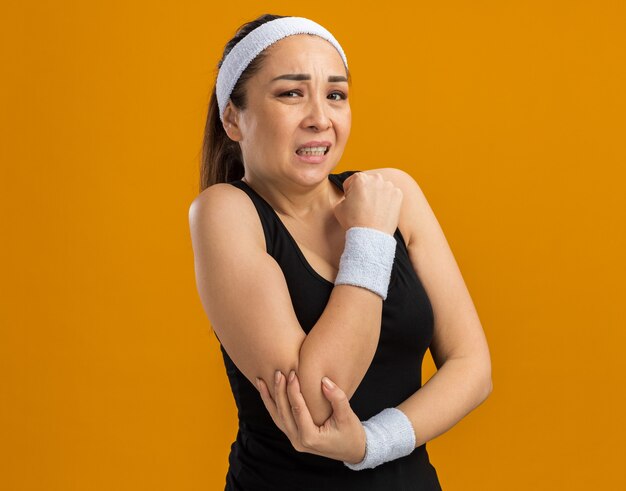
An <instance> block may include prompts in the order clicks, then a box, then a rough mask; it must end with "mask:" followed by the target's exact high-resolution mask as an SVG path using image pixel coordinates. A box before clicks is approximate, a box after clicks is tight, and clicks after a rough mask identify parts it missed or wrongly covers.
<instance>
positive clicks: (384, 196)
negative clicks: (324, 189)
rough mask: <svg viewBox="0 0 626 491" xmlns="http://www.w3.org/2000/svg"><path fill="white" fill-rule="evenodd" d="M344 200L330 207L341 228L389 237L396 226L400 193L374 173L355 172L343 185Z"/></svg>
mask: <svg viewBox="0 0 626 491" xmlns="http://www.w3.org/2000/svg"><path fill="white" fill-rule="evenodd" d="M343 189H344V197H343V199H341V200H340V201H339V203H337V205H336V206H335V208H334V212H335V216H336V217H337V220H338V221H339V223H340V224H341V226H342V227H343V228H344V230H348V229H349V228H350V227H369V228H375V229H378V230H381V231H383V232H386V233H388V234H390V235H393V234H394V232H395V231H396V228H397V227H398V221H399V218H400V209H401V206H402V198H403V195H402V191H401V190H400V188H398V187H396V186H395V185H394V184H393V183H392V182H391V181H386V180H385V179H384V178H383V176H382V175H381V174H380V173H378V172H376V173H373V174H365V173H364V172H355V173H354V174H352V175H351V176H350V177H348V178H347V179H346V180H345V181H344V182H343Z"/></svg>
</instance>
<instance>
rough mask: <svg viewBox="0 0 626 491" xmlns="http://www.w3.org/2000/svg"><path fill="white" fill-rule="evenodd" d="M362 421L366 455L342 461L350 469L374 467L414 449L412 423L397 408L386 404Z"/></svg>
mask: <svg viewBox="0 0 626 491" xmlns="http://www.w3.org/2000/svg"><path fill="white" fill-rule="evenodd" d="M362 424H363V427H364V428H365V435H366V442H365V457H363V460H362V461H361V462H358V463H356V464H350V463H348V462H344V465H345V466H346V467H348V468H349V469H352V470H353V471H360V470H362V469H373V468H374V467H376V466H378V465H380V464H382V463H384V462H389V461H390V460H395V459H399V458H400V457H404V456H405V455H409V454H410V453H411V452H413V450H415V432H414V430H413V425H412V424H411V420H409V418H408V417H407V415H406V414H404V413H403V412H402V411H401V410H400V409H397V408H395V407H388V408H387V409H383V410H382V411H381V412H380V413H378V414H377V415H375V416H372V417H371V418H370V419H368V420H367V421H363V422H362Z"/></svg>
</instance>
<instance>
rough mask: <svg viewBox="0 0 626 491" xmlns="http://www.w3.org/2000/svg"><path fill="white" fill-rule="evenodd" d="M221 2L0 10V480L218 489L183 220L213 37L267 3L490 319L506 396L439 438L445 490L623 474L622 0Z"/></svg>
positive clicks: (497, 378) (215, 377)
mask: <svg viewBox="0 0 626 491" xmlns="http://www.w3.org/2000/svg"><path fill="white" fill-rule="evenodd" d="M223 5H224V6H219V7H216V6H214V5H213V4H212V3H211V2H187V3H183V6H182V8H181V4H180V3H178V2H173V1H166V2H143V1H142V2H140V1H136V2H130V3H129V2H121V1H109V2H99V3H94V2H48V1H40V2H35V3H34V4H32V3H19V2H17V1H15V0H13V1H10V2H5V4H4V8H3V15H2V16H1V20H0V24H1V26H0V27H1V28H0V50H1V57H2V59H1V63H0V84H1V91H0V101H1V108H0V122H1V123H0V124H1V132H2V133H1V139H2V144H1V145H0V160H1V164H2V166H1V174H0V214H1V215H0V217H1V219H2V241H1V242H0V248H1V250H0V252H1V254H0V261H1V263H0V266H1V274H0V278H2V281H1V283H0V285H1V286H0V288H1V290H0V324H1V330H0V369H1V374H0V377H1V378H0V425H1V428H0V433H1V436H0V452H1V453H2V455H1V456H0V480H1V481H0V487H2V489H6V490H12V491H20V490H47V491H56V490H63V491H69V490H81V491H82V490H89V491H92V490H94V491H95V490H112V489H115V490H135V491H136V490H176V491H181V490H190V491H191V490H199V489H216V490H218V489H223V486H224V475H225V473H226V470H227V465H228V464H227V456H228V451H229V448H230V444H231V442H232V441H233V440H234V438H235V434H236V418H237V415H236V411H235V405H234V400H233V398H232V394H231V392H230V388H229V385H228V380H227V378H226V373H225V370H224V366H223V362H222V359H221V354H220V352H219V345H218V344H217V340H216V338H215V336H214V335H213V333H212V332H211V328H210V324H209V322H208V320H207V318H206V316H205V314H204V311H203V309H202V306H201V304H200V301H199V298H198V294H197V291H196V287H195V279H194V272H193V256H192V250H191V242H190V237H189V230H188V221H187V211H188V207H189V204H190V203H191V201H192V200H193V198H194V197H195V196H196V194H197V187H198V162H199V156H200V145H201V139H202V132H203V127H204V121H205V118H206V110H207V105H208V100H209V95H210V90H211V87H212V84H213V83H214V80H215V67H216V64H217V62H218V60H219V58H220V56H221V53H222V50H223V47H224V45H225V43H226V42H227V41H228V40H229V39H230V37H231V36H232V35H234V33H235V30H236V28H237V27H239V26H240V25H241V24H243V23H244V22H246V21H249V20H252V19H253V18H255V17H257V16H258V15H260V14H262V13H275V14H281V15H299V16H305V17H310V18H312V19H314V20H316V21H317V22H319V23H321V24H322V25H324V26H325V27H327V28H328V29H329V30H330V31H331V32H333V34H334V35H335V36H336V37H337V39H338V40H339V42H340V43H341V44H342V46H343V48H344V49H345V51H346V54H347V56H348V61H349V64H350V68H351V71H352V76H353V86H352V89H351V95H350V97H351V105H352V111H353V127H352V134H351V138H350V142H349V143H348V146H347V149H346V152H345V154H344V157H343V160H342V162H341V164H340V165H339V166H338V167H337V168H336V170H335V172H341V171H344V170H349V169H361V170H363V169H371V168H376V167H386V166H392V167H399V168H402V169H404V170H406V171H408V172H409V173H411V174H412V175H413V176H414V177H415V179H416V180H417V181H418V182H419V183H420V185H421V186H422V189H423V190H424V192H425V194H426V196H427V198H428V199H429V201H430V204H431V206H432V208H433V209H434V211H435V214H436V215H437V217H438V219H439V221H440V223H441V225H442V227H443V229H444V232H445V233H446V236H447V238H448V241H449V243H450V245H451V247H452V250H453V251H454V253H455V256H456V259H457V261H458V263H459V266H460V268H461V271H462V272H463V275H464V278H465V281H466V283H467V286H468V288H469V290H470V292H471V295H472V298H473V300H474V302H475V304H476V307H477V309H478V312H479V315H480V318H481V321H482V324H483V327H484V329H485V332H486V335H487V339H488V341H489V346H490V349H491V354H492V366H493V383H494V391H493V393H492V394H491V396H490V397H489V398H488V399H487V401H485V403H483V404H482V405H480V406H479V407H478V408H477V409H476V410H474V411H473V412H471V413H470V414H469V415H468V416H466V417H465V418H464V419H463V420H461V421H460V422H459V423H458V424H457V425H456V426H454V427H453V428H452V429H450V430H449V431H448V432H446V433H444V434H443V435H441V436H440V437H438V438H436V439H434V440H432V441H430V442H429V443H428V445H427V447H428V449H429V453H430V456H431V460H432V462H433V465H434V466H435V467H436V469H437V471H438V473H439V476H440V479H441V483H442V486H443V489H444V490H446V491H453V490H464V491H466V490H476V491H486V490H510V491H512V490H555V489H564V490H565V489H567V490H587V489H626V475H625V471H624V470H623V469H624V467H623V458H624V451H623V448H624V446H623V445H624V440H625V437H626V431H625V429H624V422H623V416H624V414H626V408H625V404H624V396H623V391H624V389H623V386H624V373H625V370H624V368H625V362H624V356H623V351H624V345H625V343H624V342H625V335H624V328H625V327H626V322H624V321H625V319H624V317H625V316H624V293H625V292H624V286H623V282H624V273H625V272H626V271H625V269H626V268H625V267H624V266H625V261H624V250H626V247H625V244H624V242H625V240H624V239H625V237H626V233H625V220H624V218H625V217H624V210H626V206H625V196H626V193H625V192H624V184H625V180H624V165H625V164H626V144H625V136H626V95H625V90H624V88H625V87H626V29H625V26H626V4H625V3H624V2H616V1H594V2H583V1H573V0H568V1H558V2H557V1H545V0H542V1H536V0H535V1H526V2H501V1H495V0H494V1H472V2H460V1H448V2H423V3H418V4H415V3H413V4H410V5H409V4H408V3H407V4H400V3H395V2H385V3H384V6H383V7H381V6H380V4H377V3H370V4H367V3H364V2H358V3H357V2H354V3H353V4H349V3H347V2H344V3H337V2H327V1H321V2H317V3H316V5H315V6H311V7H302V8H300V7H297V8H296V7H294V3H293V2H266V3H265V4H264V7H263V8H261V9H260V8H258V7H257V6H256V5H257V2H252V1H248V2H237V3H232V4H231V3H229V2H226V3H224V4H223ZM433 370H434V365H433V363H432V359H431V358H430V355H429V354H427V358H426V361H425V364H424V382H425V381H426V380H427V379H428V378H429V377H430V376H431V375H432V373H433Z"/></svg>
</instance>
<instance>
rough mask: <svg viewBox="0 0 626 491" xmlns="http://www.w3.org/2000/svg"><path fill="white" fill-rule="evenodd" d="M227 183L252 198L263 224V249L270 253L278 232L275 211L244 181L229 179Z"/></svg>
mask: <svg viewBox="0 0 626 491" xmlns="http://www.w3.org/2000/svg"><path fill="white" fill-rule="evenodd" d="M228 184H232V185H233V186H235V187H236V188H239V189H241V190H242V191H244V192H245V193H246V194H247V195H248V196H249V197H250V199H251V200H252V203H253V204H254V207H255V208H256V211H257V213H258V215H259V219H260V220H261V225H262V226H263V234H264V235H265V250H266V252H267V253H268V254H270V255H272V251H273V244H274V238H275V237H276V234H278V233H279V230H280V227H279V225H280V224H279V223H278V222H277V221H276V220H277V219H278V217H277V216H276V212H275V211H274V210H273V209H272V207H271V206H270V204H269V203H268V202H267V201H265V200H264V199H263V198H262V197H261V196H260V195H259V194H257V192H256V191H255V190H254V189H252V188H251V187H250V186H249V185H248V184H247V183H246V182H245V181H242V180H241V179H239V180H237V181H230V182H228Z"/></svg>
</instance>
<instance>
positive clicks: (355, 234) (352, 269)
mask: <svg viewBox="0 0 626 491" xmlns="http://www.w3.org/2000/svg"><path fill="white" fill-rule="evenodd" d="M396 245H397V243H396V239H395V237H394V236H393V235H391V234H388V233H386V232H383V231H382V230H378V229H375V228H369V227H350V228H349V229H348V230H347V231H346V243H345V246H344V249H343V253H342V254H341V259H340V261H339V271H338V273H337V278H335V285H354V286H360V287H362V288H366V289H368V290H370V291H372V292H374V293H376V294H377V295H379V296H380V297H381V298H382V299H383V300H385V299H386V298H387V292H388V288H389V280H390V278H391V269H392V267H393V261H394V258H395V255H396Z"/></svg>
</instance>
